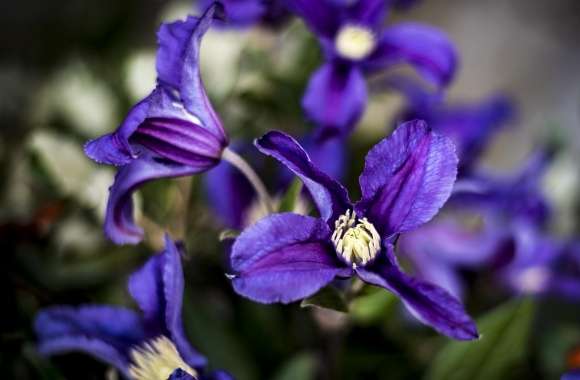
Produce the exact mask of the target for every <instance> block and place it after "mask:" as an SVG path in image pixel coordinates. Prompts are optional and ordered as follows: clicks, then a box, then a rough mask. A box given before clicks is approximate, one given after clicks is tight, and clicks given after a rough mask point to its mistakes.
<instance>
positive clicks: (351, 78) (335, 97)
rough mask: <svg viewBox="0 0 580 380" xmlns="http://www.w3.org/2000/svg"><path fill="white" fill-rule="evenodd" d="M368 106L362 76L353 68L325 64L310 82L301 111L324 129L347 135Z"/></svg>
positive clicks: (313, 75) (350, 66)
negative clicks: (332, 129)
mask: <svg viewBox="0 0 580 380" xmlns="http://www.w3.org/2000/svg"><path fill="white" fill-rule="evenodd" d="M366 103H367V87H366V83H365V79H364V76H363V74H362V72H361V71H360V70H359V69H358V68H356V67H355V66H352V65H339V64H332V63H326V64H324V65H323V66H322V67H320V68H319V69H318V70H316V72H314V74H312V76H311V77H310V81H309V82H308V86H307V88H306V92H305V94H304V97H303V98H302V107H303V108H304V110H305V112H306V114H307V115H308V117H309V118H310V119H312V120H313V121H314V122H315V123H316V124H317V125H320V126H322V127H324V128H334V129H337V132H339V133H342V134H347V133H348V132H349V131H350V130H351V129H352V128H353V127H354V125H355V124H356V123H357V121H358V120H359V118H360V117H361V115H362V112H363V111H364V108H365V106H366Z"/></svg>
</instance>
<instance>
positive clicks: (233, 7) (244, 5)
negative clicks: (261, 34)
mask: <svg viewBox="0 0 580 380" xmlns="http://www.w3.org/2000/svg"><path fill="white" fill-rule="evenodd" d="M212 2H213V0H202V1H200V2H199V6H200V9H206V8H207V7H208V6H209V5H211V3H212ZM220 3H221V4H222V5H223V6H224V8H225V12H226V18H227V23H228V25H231V26H234V27H241V28H243V27H248V26H253V25H256V24H260V25H264V26H268V27H276V26H278V25H280V24H281V23H283V22H284V21H286V20H287V19H288V17H289V15H290V13H289V12H288V10H287V9H286V7H285V6H284V4H283V3H282V1H281V0H221V1H220Z"/></svg>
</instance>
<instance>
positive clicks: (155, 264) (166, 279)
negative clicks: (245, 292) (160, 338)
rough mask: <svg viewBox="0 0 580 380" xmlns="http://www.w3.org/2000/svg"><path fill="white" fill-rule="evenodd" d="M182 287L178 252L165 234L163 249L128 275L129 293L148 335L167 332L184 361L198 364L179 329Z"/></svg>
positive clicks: (202, 362)
mask: <svg viewBox="0 0 580 380" xmlns="http://www.w3.org/2000/svg"><path fill="white" fill-rule="evenodd" d="M183 288H184V283H183V269H182V266H181V254H180V252H179V250H178V248H177V246H176V245H175V243H174V242H173V241H172V240H171V239H170V238H169V237H168V236H167V235H166V236H165V250H164V251H163V252H162V253H160V254H158V255H156V256H153V257H152V258H151V259H149V260H148V261H147V263H145V265H144V266H143V267H142V268H141V269H140V270H138V271H137V272H135V273H134V274H133V275H132V276H131V278H130V279H129V292H130V293H131V296H132V297H133V298H134V299H135V301H136V302H137V304H138V305H139V307H140V308H141V310H142V311H143V314H144V316H145V320H146V322H147V325H148V328H149V329H150V330H154V331H152V332H151V334H153V335H158V334H164V335H167V336H168V337H169V338H171V340H172V341H173V342H174V343H175V345H176V347H177V349H178V350H179V353H180V355H181V356H182V358H183V359H184V360H185V362H186V363H188V364H189V365H191V366H193V367H201V366H204V365H205V364H206V359H205V358H204V357H203V356H202V355H200V354H199V353H198V352H197V351H195V350H194V349H193V347H191V345H190V344H189V341H188V340H187V337H186V335H185V332H184V330H183V322H182V319H181V309H182V305H183Z"/></svg>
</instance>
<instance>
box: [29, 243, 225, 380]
mask: <svg viewBox="0 0 580 380" xmlns="http://www.w3.org/2000/svg"><path fill="white" fill-rule="evenodd" d="M183 281H184V280H183V270H182V266H181V253H180V251H179V249H178V247H177V246H176V244H175V243H174V242H173V241H172V240H171V239H170V238H169V237H167V236H166V238H165V250H164V251H163V252H162V253H160V254H158V255H155V256H153V257H152V258H151V259H149V261H147V262H146V263H145V265H144V266H143V267H142V268H140V269H139V270H137V271H136V272H135V273H133V275H131V277H130V279H129V283H128V289H129V293H130V294H131V296H132V297H133V299H134V300H135V302H136V303H137V304H138V305H139V308H140V309H141V314H138V313H136V312H135V311H133V310H130V309H127V308H123V307H115V306H108V305H84V306H78V307H72V306H54V307H49V308H47V309H44V310H42V311H41V312H40V313H39V314H38V316H37V317H36V321H35V326H34V327H35V330H36V334H37V336H38V339H39V343H38V350H39V352H40V353H41V354H43V355H47V356H52V355H57V354H64V353H67V352H73V351H82V352H85V353H87V354H90V355H92V356H94V357H95V358H97V359H99V360H101V361H103V362H105V363H107V364H109V365H111V366H113V367H115V368H116V369H117V370H119V371H120V373H121V374H122V375H123V376H124V377H125V378H127V379H131V380H153V379H159V380H166V379H196V380H232V379H233V378H232V377H231V376H230V375H229V374H227V373H225V372H223V371H217V372H213V373H207V372H206V371H205V367H206V364H207V360H206V358H205V357H203V356H202V355H201V354H200V353H198V352H197V351H196V350H195V349H194V348H193V347H192V346H191V345H190V344H189V342H188V340H187V337H186V335H185V332H184V328H183V323H182V319H181V307H182V298H183V288H184V285H183Z"/></svg>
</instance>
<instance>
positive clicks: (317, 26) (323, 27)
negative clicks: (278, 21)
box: [285, 0, 341, 38]
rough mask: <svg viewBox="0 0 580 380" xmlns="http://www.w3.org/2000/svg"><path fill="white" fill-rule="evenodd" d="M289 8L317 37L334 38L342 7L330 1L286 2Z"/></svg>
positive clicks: (304, 0) (291, 0)
mask: <svg viewBox="0 0 580 380" xmlns="http://www.w3.org/2000/svg"><path fill="white" fill-rule="evenodd" d="M285 3H286V5H287V7H288V8H289V9H290V10H291V11H292V12H293V13H295V14H296V15H297V16H299V17H300V18H302V19H303V20H304V22H306V25H308V27H309V28H310V29H311V30H312V31H313V32H314V33H316V34H317V35H319V36H321V37H325V38H333V36H334V33H335V32H336V29H337V28H338V26H339V23H340V17H337V15H339V14H340V12H341V7H340V6H339V5H338V4H335V3H336V2H333V1H329V0H320V1H311V0H285Z"/></svg>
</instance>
